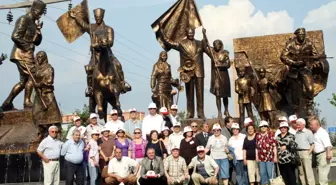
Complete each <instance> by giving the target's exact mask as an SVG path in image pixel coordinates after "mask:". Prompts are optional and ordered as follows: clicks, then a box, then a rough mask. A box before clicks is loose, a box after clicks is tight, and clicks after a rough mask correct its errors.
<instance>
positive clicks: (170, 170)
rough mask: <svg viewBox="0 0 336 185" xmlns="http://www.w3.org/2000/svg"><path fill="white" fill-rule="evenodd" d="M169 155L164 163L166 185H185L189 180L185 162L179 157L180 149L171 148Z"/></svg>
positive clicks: (177, 147) (176, 147)
mask: <svg viewBox="0 0 336 185" xmlns="http://www.w3.org/2000/svg"><path fill="white" fill-rule="evenodd" d="M170 153H171V155H170V156H169V157H167V159H166V160H165V161H164V169H165V174H166V177H167V182H168V185H187V184H188V183H189V180H190V176H189V172H188V168H187V164H186V161H185V160H184V158H183V157H181V156H180V147H179V146H173V147H172V149H171V152H170Z"/></svg>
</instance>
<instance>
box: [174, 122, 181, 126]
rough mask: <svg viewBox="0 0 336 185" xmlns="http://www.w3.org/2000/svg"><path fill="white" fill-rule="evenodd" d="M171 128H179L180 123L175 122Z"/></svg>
mask: <svg viewBox="0 0 336 185" xmlns="http://www.w3.org/2000/svg"><path fill="white" fill-rule="evenodd" d="M173 127H181V123H180V122H175V123H174V124H173Z"/></svg>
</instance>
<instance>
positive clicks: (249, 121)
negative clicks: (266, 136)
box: [240, 117, 253, 135]
mask: <svg viewBox="0 0 336 185" xmlns="http://www.w3.org/2000/svg"><path fill="white" fill-rule="evenodd" d="M249 124H253V120H252V119H251V118H250V117H247V118H245V120H244V128H243V129H242V130H241V131H240V133H242V134H245V135H247V131H246V127H247V125H249Z"/></svg>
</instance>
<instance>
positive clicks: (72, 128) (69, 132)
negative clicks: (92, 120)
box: [66, 126, 86, 140]
mask: <svg viewBox="0 0 336 185" xmlns="http://www.w3.org/2000/svg"><path fill="white" fill-rule="evenodd" d="M75 129H77V130H79V131H80V132H81V138H84V133H85V131H86V128H85V127H84V126H79V127H76V126H73V127H71V128H70V129H69V131H68V134H67V137H66V139H67V140H69V139H71V138H72V134H73V131H74V130H75Z"/></svg>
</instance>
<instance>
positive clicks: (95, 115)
mask: <svg viewBox="0 0 336 185" xmlns="http://www.w3.org/2000/svg"><path fill="white" fill-rule="evenodd" d="M97 117H98V115H97V114H96V113H91V114H90V119H93V118H97Z"/></svg>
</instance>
